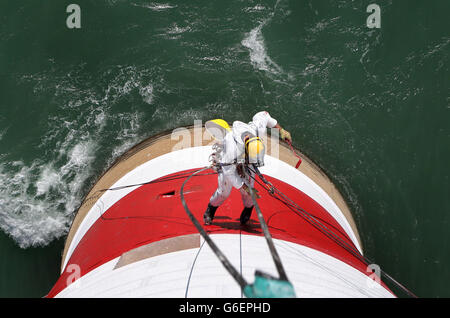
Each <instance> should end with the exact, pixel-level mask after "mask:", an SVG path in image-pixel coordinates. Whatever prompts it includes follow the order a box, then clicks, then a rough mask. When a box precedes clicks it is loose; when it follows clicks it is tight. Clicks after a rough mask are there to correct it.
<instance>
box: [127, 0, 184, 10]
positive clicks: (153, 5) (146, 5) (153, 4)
mask: <svg viewBox="0 0 450 318" xmlns="http://www.w3.org/2000/svg"><path fill="white" fill-rule="evenodd" d="M132 5H134V6H136V7H142V8H146V9H150V10H152V11H165V10H167V9H173V8H176V7H177V6H174V5H171V4H168V3H156V2H150V3H144V4H138V3H132Z"/></svg>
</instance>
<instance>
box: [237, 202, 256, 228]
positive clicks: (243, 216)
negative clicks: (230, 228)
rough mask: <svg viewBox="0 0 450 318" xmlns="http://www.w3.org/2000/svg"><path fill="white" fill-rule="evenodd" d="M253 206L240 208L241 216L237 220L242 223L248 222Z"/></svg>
mask: <svg viewBox="0 0 450 318" xmlns="http://www.w3.org/2000/svg"><path fill="white" fill-rule="evenodd" d="M252 210H253V206H251V207H249V208H245V207H244V210H242V213H241V217H240V218H239V221H240V222H241V224H242V225H244V224H245V223H247V222H248V220H250V216H251V215H252Z"/></svg>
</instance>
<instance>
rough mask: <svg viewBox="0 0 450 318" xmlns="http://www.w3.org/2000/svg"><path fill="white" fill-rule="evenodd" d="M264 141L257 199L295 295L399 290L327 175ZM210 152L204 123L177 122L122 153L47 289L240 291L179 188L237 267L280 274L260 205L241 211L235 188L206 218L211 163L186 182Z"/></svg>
mask: <svg viewBox="0 0 450 318" xmlns="http://www.w3.org/2000/svg"><path fill="white" fill-rule="evenodd" d="M198 136H201V137H200V138H199V137H198ZM269 143H270V140H269ZM267 149H268V150H269V151H268V152H267V154H266V157H265V165H264V166H263V167H261V168H260V172H261V174H262V176H263V178H264V179H265V181H267V182H268V183H264V182H263V181H262V180H260V182H258V183H255V189H256V190H258V192H259V195H260V198H259V199H257V203H258V206H259V208H260V211H261V213H262V215H263V217H264V221H265V223H266V225H267V229H268V231H269V232H270V236H271V239H272V241H273V246H274V248H275V249H276V252H277V254H278V257H279V261H280V263H281V264H282V266H283V268H284V271H285V273H286V276H287V279H288V281H289V283H290V284H291V286H292V287H293V291H294V293H295V296H296V297H301V298H305V297H395V295H394V294H393V292H392V291H391V290H390V289H389V288H387V286H386V285H385V284H384V283H383V282H382V281H381V280H380V277H379V276H378V275H376V273H373V272H372V270H371V269H373V267H371V266H369V265H370V264H368V263H367V261H365V258H364V256H363V255H364V254H363V249H362V246H361V242H360V238H359V234H358V230H357V228H356V226H355V223H354V221H353V219H352V216H351V213H350V211H349V208H348V206H347V205H346V203H345V200H344V199H343V198H342V196H341V195H340V194H339V192H338V190H337V189H336V187H335V186H334V185H333V184H332V183H331V181H330V180H329V178H327V176H326V175H325V174H324V173H323V172H322V171H321V170H320V168H319V167H317V166H316V165H315V164H314V163H313V162H312V161H311V160H309V159H308V158H307V157H305V156H302V158H303V162H302V164H301V165H300V166H299V167H298V168H296V165H297V163H298V157H297V156H295V154H294V153H293V152H292V149H290V148H289V147H288V145H286V144H284V143H281V144H280V145H279V146H278V147H277V149H276V152H277V155H274V154H273V153H271V151H270V149H272V150H273V149H274V148H273V147H271V146H269V147H268V148H267ZM211 153H212V142H211V140H210V138H209V136H207V133H205V130H204V129H203V128H202V127H182V128H180V129H177V130H175V131H173V132H167V133H161V134H159V135H157V136H153V137H151V138H149V139H147V140H145V141H143V142H141V143H140V144H138V145H136V146H135V147H133V148H132V149H130V150H129V151H128V152H126V153H125V154H124V155H123V156H122V157H120V158H119V159H118V160H117V161H116V162H115V163H114V164H113V165H112V166H111V167H110V168H109V169H108V170H107V171H106V172H105V173H104V174H103V175H102V176H101V177H100V178H99V180H98V181H97V183H96V184H95V185H94V186H93V188H92V189H91V190H90V192H89V193H88V195H87V196H86V198H85V200H84V201H83V203H82V204H81V206H80V208H79V209H78V211H77V214H76V216H75V218H74V221H73V224H72V226H71V229H70V232H69V234H68V236H67V239H66V244H65V248H64V251H63V256H62V264H61V275H60V277H59V279H58V280H57V281H56V283H55V285H54V286H53V288H52V289H51V290H50V291H49V293H48V295H47V297H159V298H165V297H171V298H172V297H175V298H183V297H187V298H196V297H203V298H204V297H207V298H210V297H213V298H216V297H226V298H240V297H245V294H244V291H243V288H242V286H240V285H239V284H237V283H236V280H235V278H233V276H232V275H230V272H229V271H228V270H227V269H226V268H225V266H224V263H223V261H222V260H221V259H220V258H219V257H218V256H217V253H216V252H215V250H214V249H212V248H211V246H210V244H208V242H207V241H206V240H205V237H204V236H203V235H201V233H199V230H198V228H197V227H196V226H195V225H194V224H193V222H192V221H191V219H190V218H189V216H188V214H187V213H186V210H185V208H184V206H183V204H182V200H181V198H182V197H183V198H184V200H185V203H186V204H187V206H188V207H189V210H190V211H191V213H192V215H193V216H194V217H195V218H196V219H197V220H199V222H200V223H201V224H202V226H203V229H204V230H205V232H206V234H207V236H208V238H209V239H211V240H212V241H213V242H214V244H215V245H216V247H217V248H218V249H219V250H220V251H221V252H222V253H223V255H225V257H226V259H227V260H228V261H229V263H230V264H231V266H232V267H233V268H234V269H235V270H236V272H237V273H238V274H239V275H240V277H242V278H243V279H245V281H247V282H248V283H249V284H253V283H254V281H255V271H258V272H263V273H266V274H268V275H270V276H272V277H278V275H279V271H278V268H277V267H276V264H275V263H274V261H273V260H274V258H273V256H274V255H273V253H272V252H271V250H270V249H269V248H268V244H267V237H266V236H265V234H264V231H263V229H262V227H261V222H260V219H259V218H258V214H257V213H256V212H255V211H253V214H252V217H251V219H250V220H249V222H248V223H247V224H246V225H241V224H240V222H239V216H240V213H241V211H242V208H243V206H242V200H241V197H240V193H239V191H235V190H234V191H232V193H231V195H230V197H229V198H228V199H227V200H226V201H225V203H224V204H223V205H221V206H220V207H219V209H218V210H217V212H216V216H215V218H214V220H213V222H212V224H211V225H203V221H202V220H203V218H202V216H203V213H204V211H205V209H206V206H207V203H208V200H209V198H210V197H211V195H212V193H213V192H214V191H215V189H216V187H217V174H216V173H215V172H214V171H213V170H211V169H206V170H204V171H203V172H202V173H199V174H197V175H195V176H192V177H191V178H190V179H189V181H188V182H186V183H184V182H185V181H186V179H187V177H189V176H191V175H192V173H193V172H195V171H198V170H199V169H201V168H203V167H207V166H208V165H209V164H210V162H209V161H208V158H209V156H210V154H211ZM183 184H184V188H183V193H180V190H181V187H182V185H183ZM268 184H270V185H271V186H272V187H273V188H275V189H276V190H277V192H278V193H282V194H283V198H288V199H289V200H290V201H286V200H287V199H285V200H281V199H280V197H278V198H277V197H276V196H275V195H274V193H273V192H272V193H271V192H270V191H268V189H269V188H270V187H269V186H268Z"/></svg>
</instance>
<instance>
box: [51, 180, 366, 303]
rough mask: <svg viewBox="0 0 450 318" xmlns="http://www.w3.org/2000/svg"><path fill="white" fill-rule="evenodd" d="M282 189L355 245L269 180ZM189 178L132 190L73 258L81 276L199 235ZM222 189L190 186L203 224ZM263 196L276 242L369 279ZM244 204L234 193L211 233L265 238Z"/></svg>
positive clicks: (309, 203)
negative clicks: (150, 247) (147, 248)
mask: <svg viewBox="0 0 450 318" xmlns="http://www.w3.org/2000/svg"><path fill="white" fill-rule="evenodd" d="M267 179H268V180H269V181H270V182H272V183H273V185H274V186H275V187H277V188H278V189H279V190H280V191H282V192H283V193H285V194H286V195H287V196H288V197H290V198H291V199H292V200H294V201H295V202H296V203H297V204H299V205H300V206H301V207H302V208H303V209H304V210H306V211H308V212H309V213H311V214H313V215H314V216H316V217H318V218H320V219H321V220H323V222H327V227H329V228H330V229H331V228H332V229H333V230H334V232H335V233H336V235H338V236H339V237H340V238H342V239H343V240H344V241H345V242H347V243H348V244H350V245H351V246H354V244H353V243H352V241H351V240H350V239H349V238H348V236H347V235H346V234H344V233H345V231H344V230H343V229H342V227H341V226H340V225H339V224H338V223H337V222H336V220H334V218H333V217H332V216H331V215H330V214H329V213H328V212H327V211H326V210H325V209H324V208H322V207H321V206H320V205H319V204H318V203H317V202H315V201H314V200H313V199H311V198H310V197H309V196H307V195H306V194H304V193H303V192H301V191H299V190H298V189H296V188H294V187H292V186H290V185H288V184H286V183H284V182H282V181H280V180H277V179H274V178H270V177H267ZM183 181H184V179H176V180H171V181H166V182H162V183H154V184H148V185H144V186H141V187H139V188H138V189H136V190H134V191H132V192H131V193H129V194H128V195H127V196H125V197H124V198H122V199H121V200H119V201H118V202H116V203H115V204H114V205H113V206H111V208H109V209H108V210H107V211H106V212H105V213H104V214H103V216H104V218H99V219H98V220H97V221H96V222H95V223H94V224H93V225H92V227H91V228H90V229H89V230H88V231H87V233H86V234H85V235H84V237H83V238H82V239H81V241H80V242H79V244H78V246H77V247H76V248H75V250H74V252H73V254H72V255H71V257H70V259H69V262H68V264H67V266H66V269H67V268H68V266H69V265H70V264H77V265H78V266H79V267H80V269H81V273H80V274H81V276H83V275H85V274H86V273H88V272H90V271H91V270H93V269H95V268H96V267H98V266H100V265H102V264H104V263H106V262H108V261H110V260H112V259H114V258H116V257H119V256H120V255H122V254H123V253H124V252H126V251H129V250H131V249H133V248H136V247H138V246H141V245H145V244H148V243H151V242H155V241H159V240H162V239H165V238H170V237H176V236H180V235H186V234H192V233H196V232H197V230H196V228H195V227H194V226H193V224H192V222H191V221H190V220H189V218H188V216H187V214H186V212H185V211H184V209H183V206H182V204H181V200H180V194H179V190H180V187H181V184H182V182H183ZM216 187H217V176H216V175H207V176H198V177H194V178H192V179H191V180H190V182H189V183H188V184H187V185H186V186H185V198H186V202H187V204H188V206H189V208H190V209H191V211H192V212H193V214H194V215H195V217H196V218H197V219H198V220H199V221H200V222H201V223H203V222H202V217H203V213H204V211H205V209H206V206H207V203H208V200H209V198H210V196H211V195H212V193H213V192H214V191H215V189H216ZM256 189H258V190H259V193H260V194H261V198H260V199H258V203H259V205H260V207H261V210H262V212H263V214H264V217H265V219H266V221H267V224H268V226H269V229H270V232H271V234H272V236H273V237H274V238H276V239H281V240H285V241H290V242H294V243H298V244H302V245H305V246H308V247H311V248H314V249H316V250H319V251H322V252H324V253H327V254H329V255H331V256H333V257H335V258H338V259H340V260H342V261H344V262H345V263H347V264H349V265H351V266H353V267H355V268H356V269H358V270H360V271H361V272H363V273H365V274H366V275H368V274H369V273H367V272H366V265H365V264H364V263H363V262H361V261H360V260H359V259H357V258H356V257H354V256H352V255H351V254H349V253H348V252H347V251H345V250H344V249H343V248H342V247H340V246H338V245H337V244H336V243H334V242H333V241H332V240H331V239H329V238H327V237H326V236H324V234H323V233H321V232H320V231H318V230H317V229H316V228H314V227H313V226H311V225H310V224H309V223H308V222H306V221H305V220H303V219H302V218H301V217H299V216H298V215H296V214H295V213H293V212H292V211H291V210H289V209H288V208H287V207H286V206H285V205H283V204H282V203H281V202H280V201H278V200H275V199H274V198H273V197H271V196H270V195H269V194H268V193H267V192H265V193H264V192H263V191H264V190H263V189H262V188H260V187H259V186H258V185H257V186H256ZM242 208H243V205H242V201H241V198H240V193H239V192H238V191H236V190H233V191H232V193H231V195H230V197H229V198H228V199H227V200H226V201H225V203H224V204H223V205H222V206H221V207H219V209H218V210H217V212H216V217H215V219H214V221H213V224H212V225H211V226H207V227H205V228H206V229H207V230H208V232H209V233H235V234H239V233H240V232H241V231H242V233H243V234H250V235H262V232H261V230H260V227H259V223H258V221H257V215H256V212H253V214H252V218H251V219H250V221H249V223H248V225H246V226H245V227H242V226H241V225H240V224H239V216H240V213H241V211H242ZM71 275H72V276H73V271H68V270H65V271H64V272H63V273H62V275H61V276H60V278H59V280H58V281H57V282H56V284H55V286H54V287H53V289H52V290H51V291H50V293H49V294H48V297H54V296H55V295H57V294H58V293H59V292H60V291H61V290H62V289H64V288H65V287H66V286H67V284H66V282H67V280H68V279H70V277H72V276H71Z"/></svg>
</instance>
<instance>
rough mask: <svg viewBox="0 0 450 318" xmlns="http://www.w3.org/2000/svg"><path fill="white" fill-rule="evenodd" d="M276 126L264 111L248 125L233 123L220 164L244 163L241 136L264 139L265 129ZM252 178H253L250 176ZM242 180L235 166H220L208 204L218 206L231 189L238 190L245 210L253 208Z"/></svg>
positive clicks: (224, 145)
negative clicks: (216, 182) (250, 135)
mask: <svg viewBox="0 0 450 318" xmlns="http://www.w3.org/2000/svg"><path fill="white" fill-rule="evenodd" d="M276 125H277V120H276V119H274V118H272V117H270V115H269V113H268V112H266V111H262V112H259V113H257V114H255V115H254V116H253V119H252V121H251V122H249V123H248V124H245V123H243V122H241V121H235V122H233V127H232V129H231V131H229V132H228V133H227V134H226V135H225V137H224V139H223V141H222V144H221V146H222V151H221V153H220V154H219V155H220V160H219V162H220V163H232V162H236V161H237V162H238V163H243V162H244V161H245V145H244V141H243V135H245V133H251V134H252V135H254V136H258V137H260V138H261V137H263V138H264V137H265V136H266V134H267V131H266V129H267V128H273V127H275V126H276ZM252 177H254V176H253V175H252ZM249 181H250V185H251V186H252V187H253V184H254V180H253V178H250V180H249ZM243 185H244V179H243V178H242V177H241V176H240V175H239V173H238V171H237V169H236V165H235V164H233V165H226V166H222V169H221V171H220V172H219V176H218V186H217V190H216V191H215V192H214V194H213V195H212V197H211V199H210V200H209V203H210V204H211V205H212V206H214V207H218V206H220V205H221V204H222V203H223V202H224V201H225V199H226V198H228V196H229V195H230V193H231V190H232V188H233V187H235V188H236V189H239V190H240V192H241V197H242V202H243V203H244V206H245V207H246V208H250V207H252V206H253V200H252V197H251V195H250V194H249V193H248V192H247V191H245V190H244V189H243V188H242V186H243Z"/></svg>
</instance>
